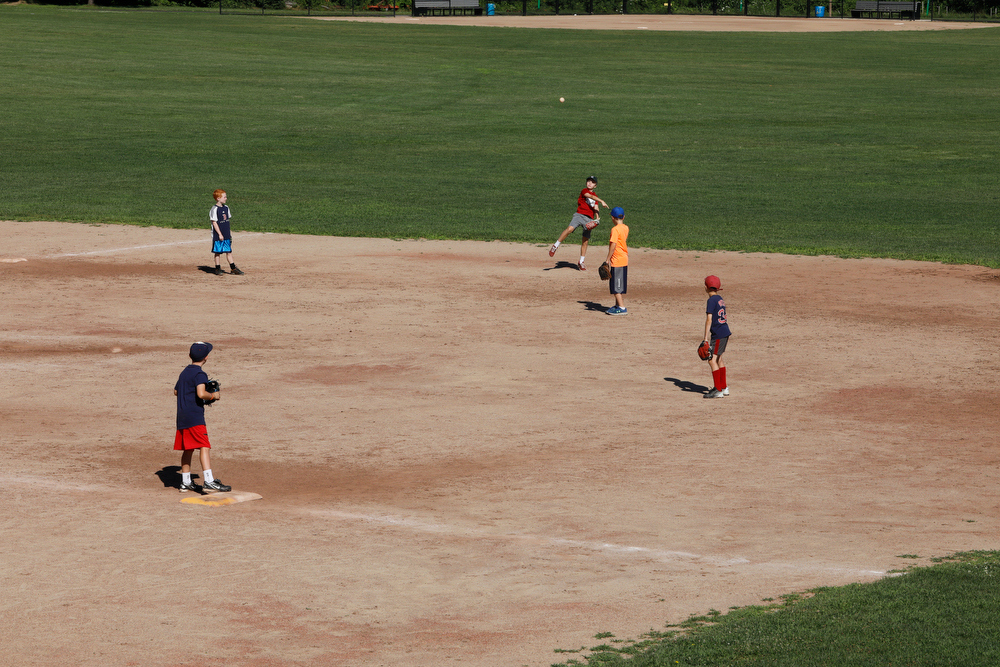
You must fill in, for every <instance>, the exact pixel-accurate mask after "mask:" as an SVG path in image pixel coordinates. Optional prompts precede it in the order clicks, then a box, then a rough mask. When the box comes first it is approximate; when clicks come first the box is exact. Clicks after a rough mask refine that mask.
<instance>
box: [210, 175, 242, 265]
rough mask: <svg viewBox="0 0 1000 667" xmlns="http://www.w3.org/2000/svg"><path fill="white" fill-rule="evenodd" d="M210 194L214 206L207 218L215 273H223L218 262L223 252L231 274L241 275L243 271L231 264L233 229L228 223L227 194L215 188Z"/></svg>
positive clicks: (229, 215) (229, 216)
mask: <svg viewBox="0 0 1000 667" xmlns="http://www.w3.org/2000/svg"><path fill="white" fill-rule="evenodd" d="M212 196H213V197H215V206H213V207H212V208H211V210H209V212H208V220H209V222H211V223H212V254H214V255H215V275H217V276H221V275H222V274H223V273H225V272H224V271H223V270H222V266H221V265H220V264H219V262H220V261H221V259H220V258H221V257H222V255H223V254H225V256H226V261H227V262H229V270H230V271H231V272H232V274H233V275H234V276H242V275H243V272H242V271H240V269H239V267H237V266H236V265H235V264H233V231H232V229H231V228H230V223H229V220H230V218H231V217H232V216H231V214H230V212H229V206H227V205H226V199H227V198H228V195H227V194H226V191H225V190H216V191H215V192H213V193H212Z"/></svg>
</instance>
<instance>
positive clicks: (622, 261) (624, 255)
mask: <svg viewBox="0 0 1000 667" xmlns="http://www.w3.org/2000/svg"><path fill="white" fill-rule="evenodd" d="M627 240H628V226H627V225H626V224H625V223H624V222H623V223H621V224H620V225H615V226H614V227H612V228H611V240H610V241H609V242H610V243H614V244H615V251H614V252H613V253H612V254H611V266H628V246H627V245H625V241H627Z"/></svg>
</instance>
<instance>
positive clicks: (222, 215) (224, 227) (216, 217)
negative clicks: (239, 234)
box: [208, 204, 233, 241]
mask: <svg viewBox="0 0 1000 667" xmlns="http://www.w3.org/2000/svg"><path fill="white" fill-rule="evenodd" d="M230 217H232V216H231V215H230V213H229V207H228V206H226V205H225V204H222V205H219V204H216V205H215V206H213V207H212V210H211V211H209V212H208V219H209V220H211V221H212V222H216V223H218V224H219V231H220V232H222V236H221V237H220V236H219V235H218V234H217V233H216V232H215V226H213V227H212V240H213V241H229V240H231V239H232V238H233V235H232V233H231V232H230V231H229V218H230Z"/></svg>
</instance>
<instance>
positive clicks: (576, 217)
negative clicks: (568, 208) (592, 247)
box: [569, 213, 594, 239]
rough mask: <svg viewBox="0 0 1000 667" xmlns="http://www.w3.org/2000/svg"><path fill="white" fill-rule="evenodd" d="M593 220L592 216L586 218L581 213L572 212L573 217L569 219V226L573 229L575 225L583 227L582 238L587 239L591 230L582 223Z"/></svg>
mask: <svg viewBox="0 0 1000 667" xmlns="http://www.w3.org/2000/svg"><path fill="white" fill-rule="evenodd" d="M593 221H594V219H593V218H588V217H587V216H585V215H584V214H583V213H574V214H573V219H572V220H570V221H569V226H570V227H572V228H573V229H574V230H575V229H576V228H577V227H583V238H585V239H589V238H590V232H591V230H589V229H587V228H586V227H584V225H586V224H587V223H589V222H593Z"/></svg>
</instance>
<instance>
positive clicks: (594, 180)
mask: <svg viewBox="0 0 1000 667" xmlns="http://www.w3.org/2000/svg"><path fill="white" fill-rule="evenodd" d="M587 180H588V181H593V182H594V183H596V182H597V176H588V177H587Z"/></svg>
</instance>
